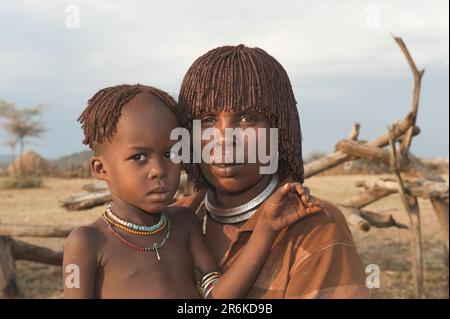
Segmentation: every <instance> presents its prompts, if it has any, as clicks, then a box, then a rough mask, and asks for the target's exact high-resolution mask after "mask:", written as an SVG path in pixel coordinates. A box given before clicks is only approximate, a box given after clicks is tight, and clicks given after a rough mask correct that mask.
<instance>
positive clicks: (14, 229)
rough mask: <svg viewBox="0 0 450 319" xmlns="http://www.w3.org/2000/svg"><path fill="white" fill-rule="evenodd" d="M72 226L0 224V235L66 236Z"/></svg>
mask: <svg viewBox="0 0 450 319" xmlns="http://www.w3.org/2000/svg"><path fill="white" fill-rule="evenodd" d="M73 229H74V227H60V226H50V225H8V224H1V225H0V236H13V237H58V238H66V237H67V236H69V234H70V232H71V231H72V230H73Z"/></svg>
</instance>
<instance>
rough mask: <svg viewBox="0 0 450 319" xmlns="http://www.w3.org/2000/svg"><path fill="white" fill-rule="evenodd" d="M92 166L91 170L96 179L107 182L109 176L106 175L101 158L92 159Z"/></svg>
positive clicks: (94, 157)
mask: <svg viewBox="0 0 450 319" xmlns="http://www.w3.org/2000/svg"><path fill="white" fill-rule="evenodd" d="M90 164H91V170H92V173H93V174H94V177H96V178H98V179H100V180H103V181H106V177H107V174H106V170H105V167H104V165H103V162H102V160H101V159H100V157H98V156H93V157H91V160H90Z"/></svg>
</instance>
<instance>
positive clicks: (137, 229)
mask: <svg viewBox="0 0 450 319" xmlns="http://www.w3.org/2000/svg"><path fill="white" fill-rule="evenodd" d="M105 217H106V218H107V219H108V221H109V222H110V223H111V224H113V225H115V226H118V227H119V228H122V229H124V230H126V231H128V232H130V233H133V234H137V235H146V234H148V235H152V234H156V233H157V232H160V231H161V230H163V229H164V227H165V226H166V224H167V217H166V215H165V214H164V213H162V214H161V218H160V219H159V222H158V223H157V224H155V225H153V226H144V225H137V224H134V223H131V222H127V221H125V220H123V219H121V218H120V217H119V216H117V215H116V214H114V213H113V212H112V209H111V204H109V205H108V207H107V209H106V212H105ZM119 225H120V226H119Z"/></svg>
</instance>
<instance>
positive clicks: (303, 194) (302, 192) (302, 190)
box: [292, 182, 310, 205]
mask: <svg viewBox="0 0 450 319" xmlns="http://www.w3.org/2000/svg"><path fill="white" fill-rule="evenodd" d="M292 184H294V188H295V191H296V192H297V194H298V195H299V196H300V198H301V200H302V202H303V204H304V205H307V204H308V202H309V200H310V195H309V189H308V187H304V186H302V184H300V183H297V182H295V183H292Z"/></svg>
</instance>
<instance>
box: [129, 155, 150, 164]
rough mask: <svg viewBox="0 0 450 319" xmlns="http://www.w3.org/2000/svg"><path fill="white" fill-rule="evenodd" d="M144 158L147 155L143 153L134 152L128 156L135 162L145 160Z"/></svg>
mask: <svg viewBox="0 0 450 319" xmlns="http://www.w3.org/2000/svg"><path fill="white" fill-rule="evenodd" d="M146 159H147V156H146V155H145V154H135V155H133V156H131V157H130V160H132V161H135V162H142V161H145V160H146Z"/></svg>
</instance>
